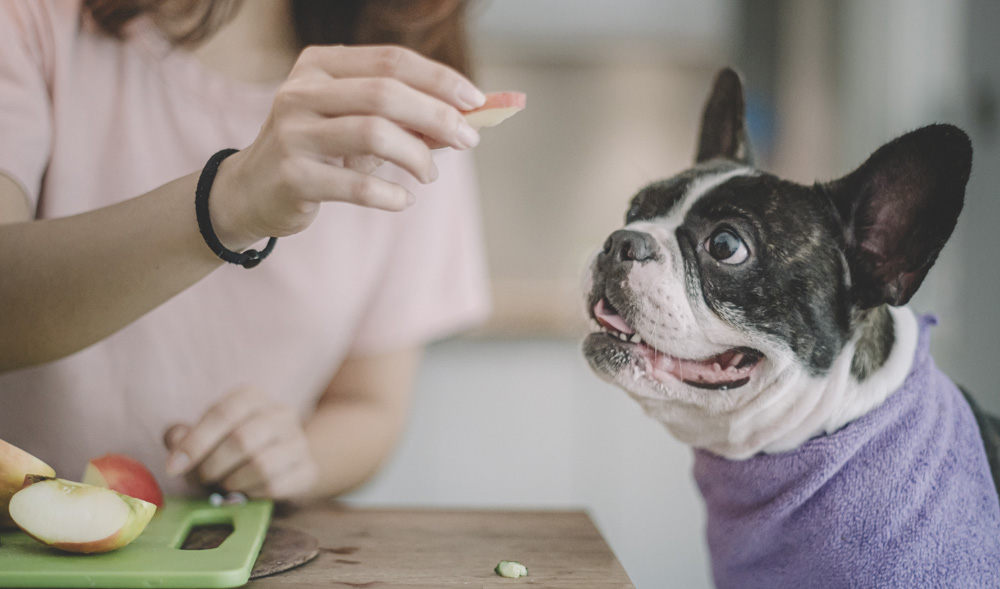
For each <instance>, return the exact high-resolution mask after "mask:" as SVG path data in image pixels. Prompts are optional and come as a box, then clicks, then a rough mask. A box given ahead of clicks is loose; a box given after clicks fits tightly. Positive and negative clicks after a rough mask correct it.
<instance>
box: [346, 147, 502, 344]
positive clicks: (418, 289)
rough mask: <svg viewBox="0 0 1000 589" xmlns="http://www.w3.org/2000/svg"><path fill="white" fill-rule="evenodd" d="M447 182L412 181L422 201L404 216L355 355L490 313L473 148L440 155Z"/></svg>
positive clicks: (434, 334)
mask: <svg viewBox="0 0 1000 589" xmlns="http://www.w3.org/2000/svg"><path fill="white" fill-rule="evenodd" d="M435 161H436V162H437V165H438V169H439V170H440V172H441V174H440V179H439V180H438V181H437V182H435V183H433V184H430V185H426V186H421V185H418V184H416V183H415V182H405V180H402V179H401V178H398V177H397V178H391V179H392V180H394V181H404V183H405V184H406V186H407V188H409V189H410V190H411V191H412V192H414V194H415V195H416V197H417V202H416V204H414V205H413V206H412V207H411V208H410V209H408V210H407V211H405V212H403V213H400V215H401V222H400V224H399V228H398V231H399V233H398V235H397V236H396V242H395V244H394V247H393V248H392V251H391V253H390V255H389V259H388V263H387V264H386V265H385V268H384V272H383V275H382V278H381V280H380V281H379V284H378V286H377V288H376V289H375V290H374V295H373V298H372V300H371V301H370V304H369V306H368V311H367V313H366V314H365V316H364V318H363V319H362V321H361V323H360V327H359V330H358V331H357V335H356V337H355V339H354V345H353V348H352V353H353V354H357V355H369V354H374V353H379V352H385V351H390V350H392V349H400V348H404V347H410V346H414V345H421V344H425V343H428V342H430V341H432V340H435V339H440V338H443V337H445V336H448V335H452V334H454V333H456V332H458V331H460V330H463V329H467V328H470V327H472V326H474V325H476V324H478V323H480V322H482V321H484V320H485V319H486V318H487V317H488V315H489V312H490V290H489V279H488V275H487V274H488V273H487V264H486V255H485V247H484V241H483V231H482V219H481V216H480V208H479V201H478V190H477V185H476V177H475V172H474V166H473V161H472V155H471V154H470V153H469V152H456V151H452V150H450V149H448V150H442V152H439V153H437V154H436V156H435Z"/></svg>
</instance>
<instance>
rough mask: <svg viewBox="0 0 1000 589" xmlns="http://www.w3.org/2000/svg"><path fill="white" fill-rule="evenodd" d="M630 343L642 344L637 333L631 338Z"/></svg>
mask: <svg viewBox="0 0 1000 589" xmlns="http://www.w3.org/2000/svg"><path fill="white" fill-rule="evenodd" d="M631 341H632V343H633V344H641V343H642V338H641V337H639V334H638V333H637V334H634V335H633V336H632V340H631Z"/></svg>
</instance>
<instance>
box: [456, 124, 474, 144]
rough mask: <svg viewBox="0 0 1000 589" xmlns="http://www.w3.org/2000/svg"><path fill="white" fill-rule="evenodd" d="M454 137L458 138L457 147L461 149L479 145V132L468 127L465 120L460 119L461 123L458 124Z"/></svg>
mask: <svg viewBox="0 0 1000 589" xmlns="http://www.w3.org/2000/svg"><path fill="white" fill-rule="evenodd" d="M456 139H457V140H458V145H459V147H461V148H462V149H468V148H470V147H475V146H477V145H479V133H478V132H477V131H476V130H475V129H473V128H472V127H470V126H469V124H468V123H466V122H465V121H462V124H461V125H459V126H458V135H457V137H456Z"/></svg>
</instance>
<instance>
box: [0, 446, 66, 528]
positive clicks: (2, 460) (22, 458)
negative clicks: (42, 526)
mask: <svg viewBox="0 0 1000 589" xmlns="http://www.w3.org/2000/svg"><path fill="white" fill-rule="evenodd" d="M29 474H38V475H43V476H48V477H54V476H56V471H54V470H52V467H51V466H49V465H48V464H45V463H44V462H42V461H41V460H39V459H37V458H35V457H34V456H32V455H31V454H28V453H27V452H25V451H24V450H22V449H20V448H18V447H17V446H15V445H13V444H11V443H9V442H5V441H3V440H0V530H2V529H4V528H14V527H17V526H15V525H14V520H12V519H10V514H9V513H8V510H7V506H8V505H9V504H10V498H11V497H12V496H13V495H14V493H17V492H18V491H20V490H21V487H22V486H24V477H25V475H29Z"/></svg>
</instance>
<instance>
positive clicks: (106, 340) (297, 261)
mask: <svg viewBox="0 0 1000 589" xmlns="http://www.w3.org/2000/svg"><path fill="white" fill-rule="evenodd" d="M402 5H405V6H402ZM463 18H464V5H463V3H462V2H461V0H455V1H440V2H430V1H428V2H416V3H409V2H407V3H396V2H391V1H386V0H379V1H376V0H370V1H354V2H325V1H323V0H318V1H317V0H313V1H308V2H306V1H301V0H298V1H290V2H278V1H274V0H243V1H216V2H211V3H205V2H192V1H188V0H161V1H155V0H154V1H150V0H86V1H84V2H83V3H82V4H81V3H77V2H72V1H66V0H45V1H37V0H10V1H5V2H3V3H2V4H0V56H2V59H0V250H2V251H4V252H6V253H5V255H4V256H3V257H2V258H3V259H2V260H0V333H2V334H3V337H2V338H0V340H2V341H0V371H2V373H0V438H2V439H6V440H7V441H9V442H11V443H13V444H15V445H18V446H20V447H22V448H24V449H26V450H27V451H29V452H31V453H33V454H35V455H36V456H38V457H39V458H42V459H43V460H45V461H47V462H49V463H50V464H51V465H52V466H53V467H54V468H55V469H56V472H57V474H59V476H63V477H66V478H71V479H72V478H79V476H80V475H81V474H82V470H83V466H84V464H85V463H86V461H87V460H88V459H89V458H93V457H95V456H97V455H100V454H103V453H105V452H112V451H114V452H124V453H128V454H131V455H133V456H135V457H136V458H138V459H140V460H141V461H143V462H144V463H146V464H147V465H148V466H150V468H151V469H152V470H153V472H154V474H155V475H156V476H157V478H158V479H159V480H160V482H161V484H162V485H163V486H164V488H165V491H166V492H168V493H180V492H191V491H193V490H195V489H198V488H203V487H212V488H221V489H225V490H230V491H242V492H245V493H247V494H249V495H251V496H263V497H273V498H295V497H307V496H317V495H331V494H336V493H341V492H344V491H346V490H349V489H351V488H354V487H356V486H357V485H359V484H360V483H362V482H363V481H364V480H365V479H367V478H368V477H369V476H370V475H371V474H372V473H373V472H374V471H375V469H376V468H377V465H378V464H379V463H380V461H381V460H382V459H383V458H384V457H385V456H386V455H387V453H388V452H389V450H390V449H391V448H392V445H393V442H394V441H395V439H396V437H397V434H398V433H399V431H400V429H401V428H402V427H403V424H404V418H405V415H406V409H407V400H408V396H409V391H410V388H411V386H412V384H413V381H414V378H415V374H416V371H417V367H418V362H419V357H420V351H421V348H422V346H423V345H424V344H425V343H426V342H427V341H429V340H431V339H433V338H435V337H439V336H442V335H445V334H448V333H451V332H454V331H455V330H457V329H461V328H463V327H466V326H468V325H470V324H473V323H475V322H477V321H479V320H481V319H482V318H483V317H484V314H485V313H486V311H487V303H488V301H487V297H486V294H485V292H486V288H485V273H484V265H483V262H482V258H483V256H482V250H481V244H480V240H479V237H480V235H479V225H478V217H477V215H478V210H477V208H476V203H475V200H474V178H473V176H472V173H471V169H470V164H469V159H468V157H469V156H468V153H467V152H465V150H467V149H469V148H471V147H474V146H475V145H476V143H477V142H478V135H477V134H476V132H475V130H473V129H471V128H470V127H469V126H468V125H466V124H465V122H464V120H463V118H462V116H461V114H460V111H461V110H466V109H470V108H473V107H476V106H478V105H480V104H482V102H483V100H484V98H483V96H482V93H481V92H479V90H477V89H476V88H475V86H474V85H473V84H472V83H471V82H469V80H468V79H467V78H466V77H465V76H463V75H462V74H461V73H459V71H460V70H464V69H465V64H466V57H465V42H464V32H463V29H462V19H463ZM374 42H391V43H396V44H405V45H408V46H410V47H413V48H414V49H404V48H402V47H400V46H372V45H367V44H369V43H374ZM319 43H321V44H323V45H322V46H310V47H308V48H306V49H304V50H303V48H304V47H306V46H307V45H313V44H319ZM331 44H365V45H359V46H343V45H340V46H338V45H331ZM416 50H419V51H422V52H424V53H426V54H427V55H429V56H430V57H431V58H434V59H431V58H428V57H424V56H421V55H420V54H419V53H418V52H417V51H416ZM441 62H447V63H449V64H451V66H453V67H449V66H446V65H444V64H443V63H441ZM429 146H434V147H438V146H446V147H445V148H444V149H436V150H434V151H432V150H431V148H430V147H429ZM225 148H235V149H239V151H236V152H232V151H222V150H224V149H225ZM213 154H214V155H213ZM206 162H208V163H206ZM383 162H385V163H384V164H383ZM199 181H200V182H201V185H199ZM196 194H197V199H196ZM196 200H197V201H198V205H197V207H196ZM199 207H200V208H199ZM196 208H199V210H197V211H196ZM274 238H277V239H276V240H275V239H274ZM275 241H276V242H275ZM268 244H270V246H271V247H270V248H268V247H266V246H267V245H268ZM258 252H268V253H270V255H266V259H263V258H264V254H258ZM223 259H227V260H229V262H233V263H227V262H226V261H223ZM248 260H249V261H248ZM239 265H244V266H245V268H242V267H238V266H239ZM164 444H165V446H166V447H164ZM170 475H185V477H177V476H170ZM192 484H194V485H197V486H191V485H192Z"/></svg>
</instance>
